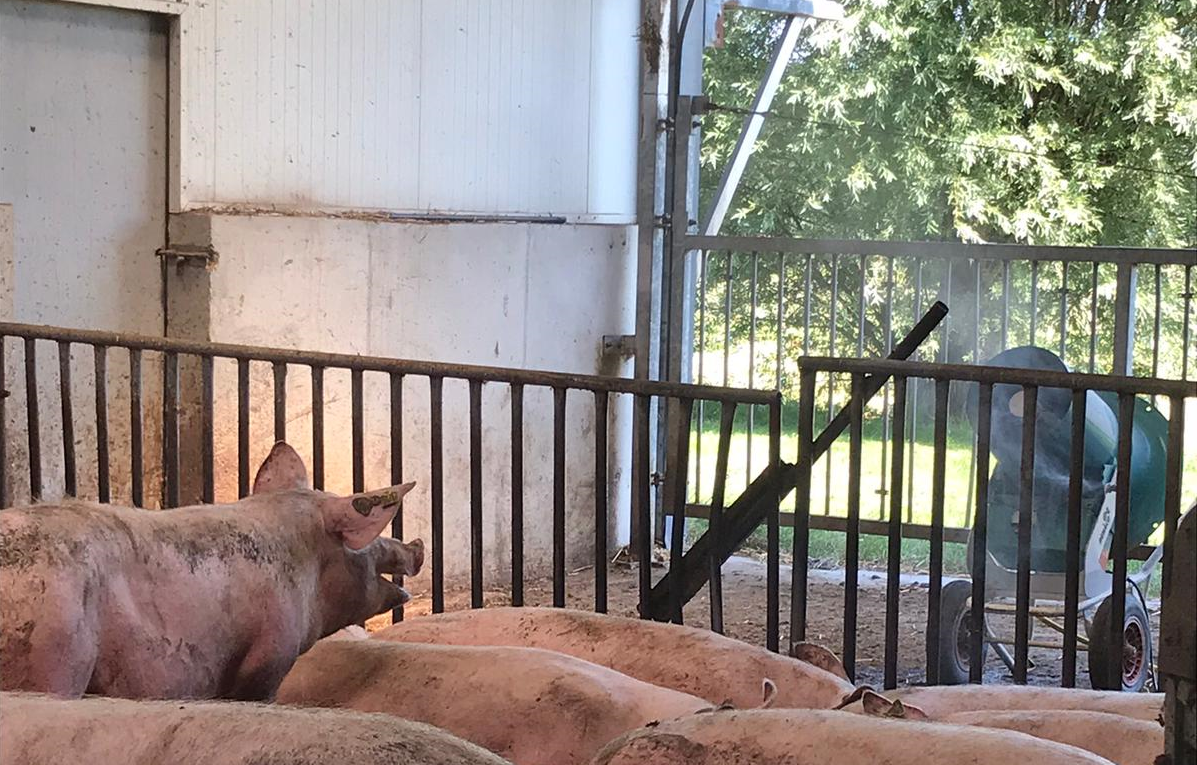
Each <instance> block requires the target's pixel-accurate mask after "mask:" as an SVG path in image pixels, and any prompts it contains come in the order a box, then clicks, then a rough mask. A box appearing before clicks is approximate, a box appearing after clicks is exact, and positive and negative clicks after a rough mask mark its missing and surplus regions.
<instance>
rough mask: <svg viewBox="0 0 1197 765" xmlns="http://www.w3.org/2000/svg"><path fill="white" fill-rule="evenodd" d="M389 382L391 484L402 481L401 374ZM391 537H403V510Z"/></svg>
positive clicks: (397, 618) (399, 580)
mask: <svg viewBox="0 0 1197 765" xmlns="http://www.w3.org/2000/svg"><path fill="white" fill-rule="evenodd" d="M390 384H391V386H390V387H391V402H390V410H391V485H392V486H398V485H399V484H401V483H403V375H401V374H398V373H396V372H392V373H391V375H390ZM391 538H392V539H403V511H402V510H400V511H399V512H397V513H395V517H394V518H392V519H391ZM392 579H393V580H394V581H395V583H396V584H398V585H399V586H400V587H402V586H403V577H402V576H401V575H399V574H396V575H394V576H393V577H392ZM391 621H392V622H401V621H403V606H402V605H398V606H395V607H394V608H393V609H391Z"/></svg>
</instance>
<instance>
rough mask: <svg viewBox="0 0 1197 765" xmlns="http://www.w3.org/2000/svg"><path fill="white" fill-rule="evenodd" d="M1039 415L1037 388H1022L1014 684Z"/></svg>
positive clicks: (1025, 626) (1027, 575)
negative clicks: (1036, 423) (1036, 421)
mask: <svg viewBox="0 0 1197 765" xmlns="http://www.w3.org/2000/svg"><path fill="white" fill-rule="evenodd" d="M1038 412H1039V388H1038V386H1035V385H1024V386H1023V389H1022V459H1021V462H1020V464H1019V469H1020V471H1021V472H1020V475H1019V485H1020V491H1019V498H1018V574H1017V577H1016V582H1015V607H1016V612H1015V614H1014V682H1015V683H1017V684H1019V685H1026V682H1027V658H1028V646H1027V641H1028V640H1030V637H1031V621H1030V608H1031V513H1032V508H1034V506H1035V420H1036V418H1037V417H1038Z"/></svg>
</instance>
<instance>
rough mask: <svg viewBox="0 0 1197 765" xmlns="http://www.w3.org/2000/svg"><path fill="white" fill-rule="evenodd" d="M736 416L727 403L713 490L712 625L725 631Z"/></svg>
mask: <svg viewBox="0 0 1197 765" xmlns="http://www.w3.org/2000/svg"><path fill="white" fill-rule="evenodd" d="M735 420H736V405H735V403H724V404H723V406H722V408H721V411H720V413H719V446H718V448H717V452H716V454H715V486H714V488H713V489H712V491H711V519H710V529H711V539H713V540H715V542H716V547H717V548H718V549H716V550H715V551H714V553H713V554H712V555H711V558H710V560H711V576H710V602H711V629H712V630H713V631H715V632H718V633H720V634H722V633H723V567H722V566H721V565H720V563H719V562H720V561H721V560H723V549H722V545H720V544H719V543H720V542H721V540H722V539H723V537H722V536H721V534H722V531H723V506H724V502H725V501H726V495H727V459H728V454H729V452H730V451H731V436H732V428H733V426H734V425H735Z"/></svg>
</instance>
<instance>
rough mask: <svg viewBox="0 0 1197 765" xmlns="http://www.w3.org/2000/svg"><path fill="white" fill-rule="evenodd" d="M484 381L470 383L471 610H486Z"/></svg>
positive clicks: (471, 381)
mask: <svg viewBox="0 0 1197 765" xmlns="http://www.w3.org/2000/svg"><path fill="white" fill-rule="evenodd" d="M482 545H483V540H482V382H481V381H480V380H470V607H471V608H482V605H483V602H482V585H483V582H482V566H483V560H482V553H483V548H482Z"/></svg>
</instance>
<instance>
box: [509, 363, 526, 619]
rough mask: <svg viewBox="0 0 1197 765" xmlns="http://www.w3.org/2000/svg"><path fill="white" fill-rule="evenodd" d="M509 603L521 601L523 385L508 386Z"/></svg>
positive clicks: (522, 574) (516, 603)
mask: <svg viewBox="0 0 1197 765" xmlns="http://www.w3.org/2000/svg"><path fill="white" fill-rule="evenodd" d="M511 605H513V606H522V605H524V386H523V385H521V384H520V383H515V384H513V385H512V386H511Z"/></svg>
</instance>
